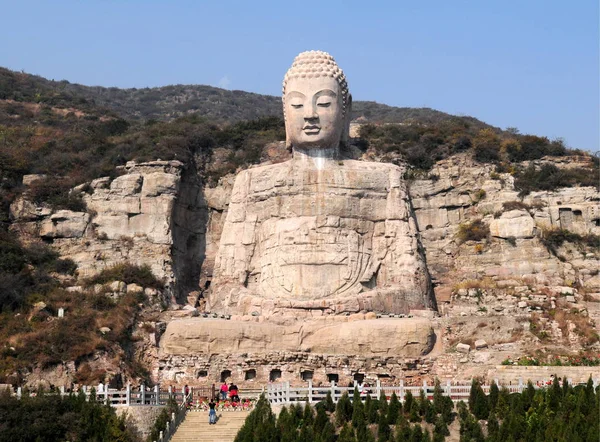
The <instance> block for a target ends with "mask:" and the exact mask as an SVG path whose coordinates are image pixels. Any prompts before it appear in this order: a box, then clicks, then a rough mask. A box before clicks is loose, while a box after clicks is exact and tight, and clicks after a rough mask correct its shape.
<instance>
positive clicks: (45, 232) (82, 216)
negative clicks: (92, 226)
mask: <svg viewBox="0 0 600 442" xmlns="http://www.w3.org/2000/svg"><path fill="white" fill-rule="evenodd" d="M89 221H90V215H89V214H87V213H85V212H72V211H70V210H59V211H58V212H56V213H53V214H52V215H50V217H49V218H48V219H45V220H44V221H42V223H41V226H40V236H41V237H42V238H81V237H82V236H83V233H84V232H85V229H86V227H87V225H88V223H89Z"/></svg>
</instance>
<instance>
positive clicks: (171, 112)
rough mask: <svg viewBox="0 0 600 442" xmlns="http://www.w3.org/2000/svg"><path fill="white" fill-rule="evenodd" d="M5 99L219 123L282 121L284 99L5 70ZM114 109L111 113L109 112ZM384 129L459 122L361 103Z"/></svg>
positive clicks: (0, 89)
mask: <svg viewBox="0 0 600 442" xmlns="http://www.w3.org/2000/svg"><path fill="white" fill-rule="evenodd" d="M0 99H10V100H15V101H18V102H23V101H28V102H34V103H43V104H47V105H50V106H60V107H65V108H68V107H71V106H74V107H77V108H80V109H87V108H88V107H96V108H100V109H105V110H104V112H112V113H113V115H117V114H118V115H119V116H121V117H122V118H126V119H128V120H133V121H135V120H141V121H151V120H155V121H169V120H173V119H176V118H180V117H183V116H187V115H190V114H197V115H199V116H202V117H206V118H209V119H210V120H211V121H214V122H216V123H223V122H229V123H232V122H237V121H243V120H254V119H258V118H262V117H269V116H274V117H277V118H281V117H282V116H283V115H282V106H281V98H280V97H275V96H271V95H260V94H253V93H250V92H244V91H229V90H224V89H219V88H216V87H211V86H204V85H171V86H163V87H156V88H141V89H136V88H132V89H118V88H105V87H97V86H93V87H90V86H83V85H80V84H73V83H69V82H68V81H65V80H63V81H50V80H46V79H45V78H42V77H39V76H35V75H29V74H24V73H20V72H13V71H10V70H8V69H4V68H0ZM106 109H110V111H108V110H106ZM359 117H360V118H362V119H364V120H365V121H372V122H380V123H402V122H407V123H415V122H417V123H423V124H437V123H439V122H441V121H445V120H447V119H455V118H458V117H453V116H451V115H448V114H446V113H444V112H440V111H436V110H434V109H428V108H408V107H393V106H387V105H385V104H380V103H375V102H373V101H355V102H353V104H352V118H353V119H355V118H359ZM460 118H461V119H463V120H465V121H467V122H468V123H469V124H471V125H473V126H477V127H480V128H483V127H487V125H486V124H484V123H482V122H481V121H479V120H477V119H475V118H472V117H460Z"/></svg>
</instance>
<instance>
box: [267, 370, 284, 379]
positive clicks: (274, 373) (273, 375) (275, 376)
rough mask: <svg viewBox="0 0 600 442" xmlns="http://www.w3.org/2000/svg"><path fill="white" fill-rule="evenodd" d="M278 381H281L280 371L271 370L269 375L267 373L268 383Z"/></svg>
mask: <svg viewBox="0 0 600 442" xmlns="http://www.w3.org/2000/svg"><path fill="white" fill-rule="evenodd" d="M279 379H281V370H279V369H277V368H276V369H274V370H271V373H269V381H271V382H275V381H278V380H279Z"/></svg>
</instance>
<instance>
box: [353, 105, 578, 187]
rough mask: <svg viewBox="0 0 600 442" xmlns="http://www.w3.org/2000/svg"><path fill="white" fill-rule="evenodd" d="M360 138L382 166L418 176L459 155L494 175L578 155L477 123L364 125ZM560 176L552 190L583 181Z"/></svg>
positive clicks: (559, 146) (452, 119) (450, 120)
mask: <svg viewBox="0 0 600 442" xmlns="http://www.w3.org/2000/svg"><path fill="white" fill-rule="evenodd" d="M360 137H361V139H362V142H363V144H365V145H366V146H367V147H368V148H370V149H372V150H373V151H374V152H375V153H377V154H379V155H381V156H382V157H383V159H384V160H385V159H389V160H394V159H395V157H396V156H400V157H402V158H403V159H404V160H406V161H407V162H408V164H409V165H410V166H412V167H413V168H415V169H420V170H424V171H427V170H429V169H430V168H431V167H432V166H433V164H435V163H436V162H437V161H440V160H443V159H445V158H448V157H449V156H451V155H453V154H456V153H460V152H470V153H471V154H472V157H473V159H474V160H475V161H477V162H479V163H494V164H497V165H498V166H499V168H500V170H502V169H506V168H507V165H508V164H510V163H514V162H521V161H525V160H536V159H540V158H542V157H544V156H547V155H549V156H563V155H567V154H573V153H579V152H576V151H569V150H568V149H566V148H565V146H564V144H563V142H562V140H555V141H550V140H548V138H546V137H537V136H534V135H521V134H519V133H518V131H515V130H511V131H505V132H503V131H500V130H499V129H495V128H492V127H490V126H487V125H484V124H482V123H481V122H478V121H477V120H472V119H468V118H459V117H450V118H447V119H443V120H436V121H433V122H429V123H427V124H423V123H422V122H417V123H416V124H415V122H413V124H400V125H398V124H387V125H386V124H383V125H375V124H365V125H363V126H362V127H361V130H360ZM367 147H365V149H366V148H367ZM566 173H567V175H568V178H565V179H563V180H562V181H559V182H558V183H556V186H558V185H561V186H565V187H568V186H572V185H574V184H576V183H582V182H587V181H588V180H589V178H587V177H585V176H583V175H582V174H581V173H580V172H578V171H577V170H576V169H572V170H571V171H569V172H566ZM581 180H583V181H581Z"/></svg>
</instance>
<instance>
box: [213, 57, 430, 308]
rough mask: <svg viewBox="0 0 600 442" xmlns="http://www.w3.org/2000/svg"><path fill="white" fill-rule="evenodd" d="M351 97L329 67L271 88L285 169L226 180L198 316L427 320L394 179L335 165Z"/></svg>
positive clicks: (424, 292) (325, 61) (404, 204)
mask: <svg viewBox="0 0 600 442" xmlns="http://www.w3.org/2000/svg"><path fill="white" fill-rule="evenodd" d="M351 108H352V96H351V95H350V93H349V90H348V84H347V82H346V77H345V76H344V73H343V72H342V70H341V69H340V68H339V67H338V65H337V64H336V62H335V60H334V59H333V57H332V56H331V55H329V54H327V53H325V52H321V51H308V52H303V53H301V54H300V55H298V56H297V57H296V58H295V60H294V62H293V64H292V66H291V68H290V69H289V70H288V71H287V73H286V75H285V79H284V81H283V109H284V116H285V128H286V143H287V145H288V147H290V148H291V149H292V152H293V157H292V159H291V160H289V161H287V162H285V163H280V164H274V165H264V166H259V167H255V168H250V169H248V170H244V171H242V172H240V173H239V174H238V176H237V177H236V180H235V185H234V189H233V193H232V196H231V202H230V205H229V211H228V214H227V218H226V221H225V225H224V227H223V233H222V236H221V240H220V247H219V252H218V255H217V258H216V262H215V270H214V278H213V282H212V288H211V291H210V293H209V295H208V300H207V308H208V310H210V311H212V312H219V313H228V314H236V315H250V314H254V315H261V316H265V317H271V316H288V317H294V318H296V319H298V318H306V317H316V316H321V315H340V314H349V313H356V312H375V313H388V314H390V313H391V314H398V313H409V312H411V311H412V312H417V311H424V310H425V311H427V310H430V311H431V310H435V308H436V307H435V301H434V297H433V294H432V288H431V282H430V279H429V275H428V272H427V268H426V265H425V260H424V257H423V252H422V250H421V248H420V244H419V240H418V236H417V227H416V224H415V218H414V215H413V213H412V210H411V206H410V201H409V197H408V194H407V189H406V184H405V182H404V181H403V178H402V177H403V168H402V167H399V166H396V165H393V164H385V163H375V162H365V161H355V160H350V159H345V158H344V155H343V152H344V151H345V147H346V144H347V143H348V129H349V123H350V116H351Z"/></svg>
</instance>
